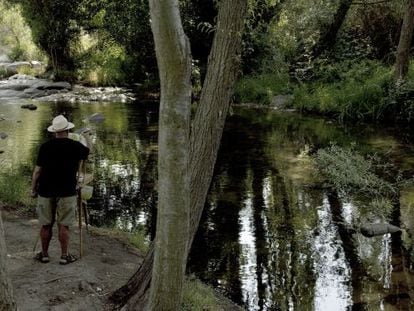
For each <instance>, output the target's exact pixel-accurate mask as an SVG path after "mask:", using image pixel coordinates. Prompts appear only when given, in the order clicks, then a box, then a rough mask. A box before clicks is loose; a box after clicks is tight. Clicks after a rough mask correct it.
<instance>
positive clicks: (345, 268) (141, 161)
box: [0, 102, 414, 311]
mask: <svg viewBox="0 0 414 311" xmlns="http://www.w3.org/2000/svg"><path fill="white" fill-rule="evenodd" d="M36 105H37V106H38V109H37V110H35V111H29V110H25V109H21V108H20V105H19V104H16V103H0V117H1V118H0V119H4V120H2V121H0V132H4V133H6V134H7V135H8V137H7V138H5V139H1V140H0V150H1V151H3V153H0V171H2V172H5V171H7V170H10V169H12V170H13V171H18V172H21V174H25V175H27V176H28V178H30V172H31V169H32V167H33V163H34V160H35V155H36V153H37V150H38V147H39V144H40V143H41V142H43V141H45V140H47V139H48V138H49V137H50V136H49V133H47V131H46V128H47V126H48V125H49V124H50V122H51V119H52V118H53V116H55V115H57V114H59V113H64V114H66V115H67V116H68V118H69V119H71V120H73V122H74V123H75V125H76V126H77V128H79V127H83V126H88V127H91V128H92V129H93V139H94V145H95V151H94V154H93V156H92V157H91V159H90V162H89V164H88V165H89V167H90V168H93V171H94V181H93V186H94V194H93V197H92V199H91V200H90V202H89V204H88V206H89V209H90V214H91V223H92V224H94V225H95V226H101V227H103V226H104V227H116V228H119V229H122V230H127V231H135V230H144V231H145V232H146V234H147V236H148V239H151V238H153V235H154V230H155V228H154V226H155V217H154V211H155V207H156V202H157V194H156V184H157V181H156V172H157V166H156V163H157V126H158V107H157V104H154V103H140V102H138V103H132V104H126V103H90V104H76V103H36ZM93 113H102V114H103V115H104V116H105V120H104V121H103V122H101V123H92V122H88V121H87V116H90V115H91V114H93ZM82 120H84V121H82ZM331 143H335V144H337V145H339V146H350V145H351V144H352V145H355V148H356V149H357V150H360V151H361V152H362V153H369V154H374V153H375V154H378V155H379V156H381V157H383V158H385V159H386V160H387V161H388V162H389V163H392V164H394V165H396V166H397V168H398V169H399V170H401V172H402V175H403V176H406V177H407V176H408V177H409V176H411V175H412V174H411V172H412V171H413V166H414V148H413V147H414V144H413V137H411V135H410V133H409V131H402V130H398V129H392V128H381V127H371V126H367V125H354V126H352V127H345V126H341V125H338V124H336V123H334V122H331V121H329V120H326V119H322V118H316V117H312V118H311V117H303V116H301V115H299V114H294V113H286V112H285V113H284V112H275V111H271V110H255V109H251V108H241V107H238V108H234V109H233V111H232V113H231V115H230V116H229V118H228V122H227V124H226V128H225V132H224V135H223V139H222V145H221V149H220V153H219V157H218V160H217V164H216V169H215V175H214V179H213V183H212V185H211V189H210V192H209V196H208V200H207V202H206V208H205V212H204V214H203V218H202V223H201V225H200V228H199V231H198V233H197V236H196V239H195V242H194V245H193V249H192V251H191V254H190V258H189V263H188V272H189V273H192V274H195V275H196V276H197V277H199V278H200V279H202V280H203V281H205V282H207V283H209V284H211V285H213V286H214V287H215V288H216V289H217V290H219V291H220V292H222V293H223V294H224V295H226V296H227V297H229V298H231V299H232V300H233V301H235V302H237V303H239V304H240V305H242V306H244V307H245V308H246V309H247V310H300V311H302V310H318V311H325V310H410V309H412V308H414V305H413V301H414V275H413V262H412V258H413V257H412V255H414V252H413V240H412V234H413V229H414V188H412V187H409V186H405V187H404V188H402V190H401V193H400V200H399V202H400V204H399V206H398V209H397V210H395V209H394V210H393V211H392V212H389V211H386V210H381V209H375V208H373V207H372V205H371V204H370V201H374V200H375V198H371V200H367V199H361V198H357V197H352V196H350V195H343V194H339V195H338V194H336V193H333V192H332V191H331V190H329V189H328V188H325V187H323V186H321V184H320V182H316V181H315V167H314V164H313V161H312V160H311V156H310V155H311V154H313V153H314V152H315V151H316V150H318V149H319V148H323V147H326V146H329V145H330V144H331ZM367 221H368V222H390V223H393V224H396V225H398V226H400V227H401V228H403V232H402V234H393V235H389V234H387V235H383V236H379V237H373V238H367V237H364V236H362V235H361V234H351V233H350V232H348V231H347V228H348V227H349V226H354V225H359V224H361V223H363V222H367Z"/></svg>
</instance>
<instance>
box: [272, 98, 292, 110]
mask: <svg viewBox="0 0 414 311" xmlns="http://www.w3.org/2000/svg"><path fill="white" fill-rule="evenodd" d="M292 101H293V95H277V96H274V97H273V98H272V99H271V100H270V106H271V107H272V108H274V109H284V108H286V106H287V105H288V104H290V103H291V102H292Z"/></svg>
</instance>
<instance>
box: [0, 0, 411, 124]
mask: <svg viewBox="0 0 414 311" xmlns="http://www.w3.org/2000/svg"><path fill="white" fill-rule="evenodd" d="M0 6H1V13H0V33H1V37H0V40H1V49H2V51H1V52H2V54H6V55H7V56H8V57H9V58H10V59H11V60H13V61H19V60H41V61H43V62H45V63H46V64H47V67H46V72H45V75H47V76H48V77H53V78H54V79H65V80H68V81H72V82H78V83H82V84H85V85H131V86H135V87H136V86H139V89H140V90H141V91H143V93H145V91H147V90H151V91H153V90H157V88H158V79H157V76H158V71H157V65H156V59H155V52H154V43H153V37H152V34H151V29H150V17H149V6H148V3H147V1H130V0H122V1H110V0H105V1H90V0H77V1H71V2H70V3H68V2H66V1H41V2H39V1H32V0H3V1H1V3H0ZM180 6H181V7H180V10H181V15H182V19H183V26H184V30H185V33H186V34H187V36H188V37H189V40H190V42H191V54H192V68H193V69H192V81H193V98H194V99H196V100H197V98H198V97H199V92H200V89H201V85H202V83H203V79H204V74H205V71H206V64H207V57H208V53H209V51H210V47H211V44H212V39H213V35H214V32H215V27H216V26H215V22H216V15H217V3H216V1H180ZM412 11H413V4H412V3H411V1H402V0H394V1H368V0H361V1H357V0H354V1H352V0H312V1H293V0H251V1H249V8H248V18H247V20H246V21H245V27H246V30H245V33H244V35H243V53H242V60H241V61H242V69H241V72H240V74H239V77H240V80H239V82H238V84H237V88H236V94H235V96H234V101H236V102H256V103H262V104H264V105H268V104H272V103H273V104H277V102H278V101H277V98H278V97H277V95H293V96H288V97H286V100H283V103H284V104H286V105H288V106H289V107H294V108H297V109H300V110H301V111H308V112H315V113H322V114H326V115H329V116H332V117H335V118H337V119H339V120H343V121H355V120H368V121H378V120H387V121H392V122H394V121H398V122H409V123H411V122H412V110H413V108H412V100H411V97H412V96H411V94H412V90H413V84H412V76H413V74H414V73H413V70H412V69H410V67H409V63H408V62H409V51H410V44H411V37H412V29H413V12H412ZM404 13H405V14H404ZM0 70H1V69H0ZM26 70H27V69H26ZM5 74H6V73H3V75H5Z"/></svg>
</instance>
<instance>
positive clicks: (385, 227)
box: [360, 223, 401, 238]
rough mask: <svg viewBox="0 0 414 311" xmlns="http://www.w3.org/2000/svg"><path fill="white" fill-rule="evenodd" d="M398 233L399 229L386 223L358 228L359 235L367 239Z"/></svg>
mask: <svg viewBox="0 0 414 311" xmlns="http://www.w3.org/2000/svg"><path fill="white" fill-rule="evenodd" d="M400 231H401V229H400V228H398V227H396V226H394V225H390V224H387V223H376V224H365V225H362V226H361V227H360V232H361V234H362V235H363V236H366V237H368V238H371V237H374V236H379V235H384V234H387V233H396V232H400Z"/></svg>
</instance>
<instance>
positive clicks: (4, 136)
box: [0, 132, 9, 139]
mask: <svg viewBox="0 0 414 311" xmlns="http://www.w3.org/2000/svg"><path fill="white" fill-rule="evenodd" d="M7 137H9V135H7V134H6V133H4V132H0V138H1V139H6V138H7Z"/></svg>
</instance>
